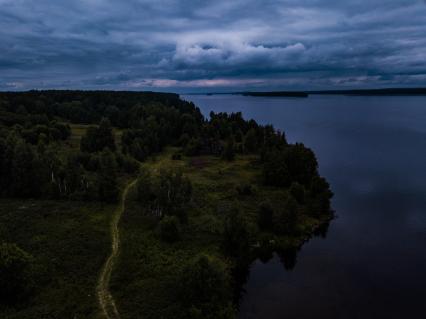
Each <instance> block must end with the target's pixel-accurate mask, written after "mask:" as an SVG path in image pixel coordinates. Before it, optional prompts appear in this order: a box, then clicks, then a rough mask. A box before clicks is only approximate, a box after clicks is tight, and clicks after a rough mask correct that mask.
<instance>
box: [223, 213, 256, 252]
mask: <svg viewBox="0 0 426 319" xmlns="http://www.w3.org/2000/svg"><path fill="white" fill-rule="evenodd" d="M222 246H223V249H224V251H225V253H226V254H228V255H229V256H232V257H244V256H247V255H248V252H249V246H250V234H249V230H248V226H247V222H246V220H245V219H244V217H243V216H242V214H241V213H240V212H239V210H237V209H233V210H232V211H231V212H229V215H228V216H227V219H226V221H225V226H224V231H223V240H222Z"/></svg>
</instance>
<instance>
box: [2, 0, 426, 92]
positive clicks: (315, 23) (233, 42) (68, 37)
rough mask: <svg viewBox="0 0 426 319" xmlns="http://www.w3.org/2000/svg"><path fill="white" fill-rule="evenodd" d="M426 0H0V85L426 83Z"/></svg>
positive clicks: (188, 87)
mask: <svg viewBox="0 0 426 319" xmlns="http://www.w3.org/2000/svg"><path fill="white" fill-rule="evenodd" d="M425 35H426V2H425V1H422V0H392V1H389V0H374V1H365V0H346V1H334V0H265V1H254V0H233V1H228V0H216V1H201V0H192V1H189V0H182V1H177V0H122V1H112V0H61V1H55V0H39V1H30V0H0V90H18V89H31V88H88V89H89V88H90V89H93V88H96V89H150V90H165V91H180V92H185V91H186V92H188V91H197V90H201V91H203V90H210V91H218V90H239V89H317V88H340V87H341V88H349V87H350V88H357V87H379V86H426V36H425Z"/></svg>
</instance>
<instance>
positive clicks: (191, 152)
mask: <svg viewBox="0 0 426 319" xmlns="http://www.w3.org/2000/svg"><path fill="white" fill-rule="evenodd" d="M201 147H202V145H201V141H200V139H198V138H192V139H190V140H189V141H188V143H187V144H186V145H185V149H184V153H185V155H186V156H195V155H198V154H199V153H200V150H201Z"/></svg>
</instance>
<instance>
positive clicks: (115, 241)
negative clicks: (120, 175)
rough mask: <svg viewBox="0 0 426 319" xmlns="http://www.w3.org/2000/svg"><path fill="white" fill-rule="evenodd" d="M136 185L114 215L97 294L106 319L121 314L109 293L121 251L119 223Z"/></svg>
mask: <svg viewBox="0 0 426 319" xmlns="http://www.w3.org/2000/svg"><path fill="white" fill-rule="evenodd" d="M135 184H136V180H134V181H132V182H131V183H129V184H128V185H127V186H126V188H125V189H124V191H123V194H122V195H121V199H120V204H119V206H118V208H117V210H116V211H115V213H114V216H113V218H112V221H111V237H112V247H111V248H112V249H111V255H110V256H109V257H108V259H107V261H106V262H105V264H104V266H103V267H102V270H101V273H100V276H99V281H98V287H97V288H96V292H97V295H98V300H99V306H100V308H101V310H102V315H103V317H104V318H106V319H119V318H120V314H119V313H118V310H117V307H116V305H115V302H114V298H113V297H112V295H111V293H110V291H109V282H110V279H111V273H112V269H113V268H114V263H115V261H116V259H117V256H118V253H119V250H120V234H119V231H118V223H119V221H120V218H121V215H122V214H123V212H124V207H125V202H126V197H127V193H128V192H129V189H130V188H132V187H133V186H134V185H135Z"/></svg>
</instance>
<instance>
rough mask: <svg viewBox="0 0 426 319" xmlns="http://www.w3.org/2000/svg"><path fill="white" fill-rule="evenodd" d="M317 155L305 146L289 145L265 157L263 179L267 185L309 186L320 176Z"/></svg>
mask: <svg viewBox="0 0 426 319" xmlns="http://www.w3.org/2000/svg"><path fill="white" fill-rule="evenodd" d="M317 168H318V163H317V160H316V158H315V154H314V153H313V152H312V151H311V150H310V149H308V148H306V147H305V146H304V145H303V144H297V143H296V144H295V145H288V146H286V147H285V148H284V149H282V150H277V149H275V150H273V151H270V152H269V153H267V154H266V155H265V161H264V167H263V178H264V182H265V183H266V184H267V185H272V186H279V187H288V186H290V185H291V183H292V182H297V183H300V184H302V185H308V184H309V183H310V181H311V180H312V178H314V177H315V176H317V175H318V170H317Z"/></svg>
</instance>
